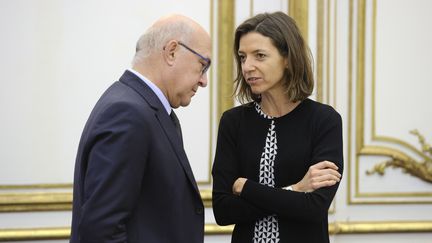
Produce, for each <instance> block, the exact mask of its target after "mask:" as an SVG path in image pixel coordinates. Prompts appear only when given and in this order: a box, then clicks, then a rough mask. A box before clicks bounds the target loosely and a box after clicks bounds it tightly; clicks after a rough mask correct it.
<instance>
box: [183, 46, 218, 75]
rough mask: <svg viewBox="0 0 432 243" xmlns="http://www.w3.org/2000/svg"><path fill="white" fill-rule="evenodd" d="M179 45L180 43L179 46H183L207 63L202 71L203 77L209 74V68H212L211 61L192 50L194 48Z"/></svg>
mask: <svg viewBox="0 0 432 243" xmlns="http://www.w3.org/2000/svg"><path fill="white" fill-rule="evenodd" d="M178 43H179V45H181V46H183V47H184V48H186V49H188V50H189V51H190V52H192V53H193V54H195V55H197V56H198V57H199V58H201V59H202V60H204V61H205V63H206V64H205V66H203V68H202V69H201V75H204V74H205V73H206V72H207V70H208V69H209V67H210V64H211V60H210V59H209V58H206V57H203V56H202V55H201V54H199V53H198V52H196V51H194V50H192V48H190V47H189V46H187V45H185V44H183V43H182V42H180V41H179V42H178Z"/></svg>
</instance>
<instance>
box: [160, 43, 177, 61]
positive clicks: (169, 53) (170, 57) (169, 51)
mask: <svg viewBox="0 0 432 243" xmlns="http://www.w3.org/2000/svg"><path fill="white" fill-rule="evenodd" d="M177 49H178V42H177V41H176V40H170V41H168V43H167V44H166V45H165V46H164V48H163V57H164V60H165V61H166V62H167V63H168V65H170V66H171V65H173V64H174V61H175V59H176V57H177V56H176V55H177Z"/></svg>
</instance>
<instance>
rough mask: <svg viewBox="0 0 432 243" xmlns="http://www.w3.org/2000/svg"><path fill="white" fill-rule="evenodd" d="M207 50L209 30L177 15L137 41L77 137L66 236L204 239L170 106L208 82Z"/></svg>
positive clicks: (200, 207)
mask: <svg viewBox="0 0 432 243" xmlns="http://www.w3.org/2000/svg"><path fill="white" fill-rule="evenodd" d="M210 52H211V41H210V36H209V35H208V33H207V32H206V31H205V30H204V29H203V28H202V27H201V26H200V25H198V24H197V23H196V22H194V21H193V20H191V19H189V18H187V17H185V16H181V15H171V16H167V17H164V18H161V19H159V20H158V21H157V22H156V23H154V24H153V26H152V27H150V29H148V30H147V31H146V33H144V35H143V36H141V38H140V39H139V40H138V43H137V48H136V54H135V57H134V60H133V63H132V64H133V65H132V68H131V69H129V70H127V71H125V73H124V74H123V75H122V76H121V78H120V80H119V81H118V82H115V83H114V84H113V85H112V86H111V87H109V88H108V90H107V91H106V92H105V93H104V94H103V95H102V97H101V98H100V100H99V101H98V102H97V104H96V106H95V107H94V109H93V111H92V113H91V115H90V117H89V119H88V121H87V124H86V126H85V128H84V131H83V134H82V137H81V141H80V145H79V148H78V154H77V159H76V165H75V177H74V198H73V216H72V233H71V242H73V243H75V242H95V243H103V242H137V243H141V242H156V243H163V242H178V243H181V242H185V243H186V242H187V243H194V242H203V240H204V207H203V203H202V200H201V198H200V194H199V190H198V187H197V185H196V182H195V179H194V176H193V174H192V170H191V168H190V165H189V162H188V159H187V157H186V154H185V151H184V149H183V144H182V138H181V132H180V127H179V125H178V123H177V122H178V120H176V117H175V114H174V113H173V112H174V111H173V110H172V108H177V107H179V106H187V105H189V103H190V102H191V98H192V96H193V95H194V94H195V93H196V92H197V90H198V87H205V86H206V85H207V76H206V71H207V69H208V68H209V66H210ZM170 116H171V117H172V119H171V118H170Z"/></svg>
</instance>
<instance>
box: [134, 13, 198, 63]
mask: <svg viewBox="0 0 432 243" xmlns="http://www.w3.org/2000/svg"><path fill="white" fill-rule="evenodd" d="M192 32H193V28H192V27H191V26H190V25H189V24H188V23H186V22H184V21H178V22H175V23H172V24H163V25H159V26H152V27H150V28H149V29H148V30H147V31H146V32H145V33H144V34H143V35H142V36H141V37H140V38H139V40H138V42H137V45H136V53H135V57H134V59H133V61H132V64H136V63H138V62H140V61H142V60H143V59H145V58H146V57H148V56H149V55H150V54H152V53H153V52H157V51H162V49H163V48H164V46H165V45H166V44H167V42H168V41H170V40H173V39H175V40H179V41H183V42H188V40H189V37H190V36H191V34H192Z"/></svg>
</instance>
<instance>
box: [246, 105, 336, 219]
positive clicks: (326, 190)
mask: <svg viewBox="0 0 432 243" xmlns="http://www.w3.org/2000/svg"><path fill="white" fill-rule="evenodd" d="M327 111H329V110H327ZM320 115H325V116H323V118H321V119H318V121H317V122H316V125H315V127H314V131H315V132H314V137H313V139H312V159H311V164H315V163H318V162H320V161H323V160H329V161H332V162H335V163H336V165H337V166H338V167H339V173H341V174H342V171H343V152H342V151H343V148H342V147H343V146H342V120H341V117H340V115H339V114H338V113H337V112H336V111H334V110H333V109H331V110H330V112H328V113H327V114H322V113H321V114H320ZM338 186H339V183H336V185H333V186H330V187H323V188H320V189H318V190H315V191H314V192H311V193H303V192H294V191H286V190H283V189H280V188H272V187H268V186H265V185H262V184H259V183H257V182H254V181H252V180H248V181H247V182H246V183H245V185H244V187H243V191H242V193H241V198H243V199H244V200H246V201H248V202H250V203H252V204H253V205H255V206H256V207H260V208H264V209H265V210H268V211H270V212H271V213H272V214H277V215H278V217H284V218H287V219H295V220H301V221H320V220H322V219H323V217H327V213H328V209H329V207H330V204H331V202H332V200H333V198H334V196H335V194H336V191H337V188H338Z"/></svg>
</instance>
